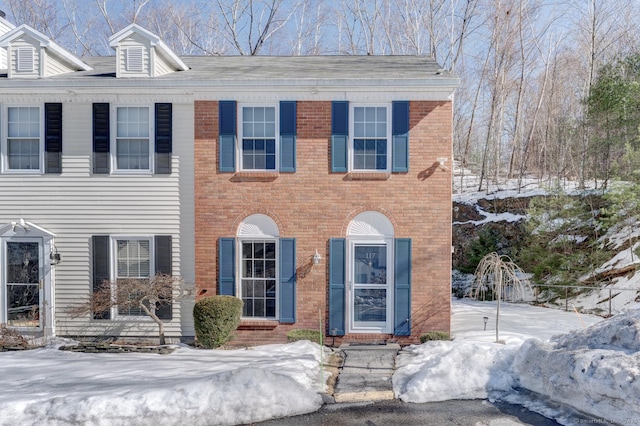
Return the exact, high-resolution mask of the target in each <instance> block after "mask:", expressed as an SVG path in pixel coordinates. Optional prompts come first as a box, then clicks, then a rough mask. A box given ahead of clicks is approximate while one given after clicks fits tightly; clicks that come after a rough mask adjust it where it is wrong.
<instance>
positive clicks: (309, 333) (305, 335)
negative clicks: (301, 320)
mask: <svg viewBox="0 0 640 426" xmlns="http://www.w3.org/2000/svg"><path fill="white" fill-rule="evenodd" d="M321 337H322V335H321V334H320V331H319V330H305V329H301V330H291V331H290V332H288V333H287V342H297V341H298V340H310V341H312V342H314V343H317V344H320V340H321Z"/></svg>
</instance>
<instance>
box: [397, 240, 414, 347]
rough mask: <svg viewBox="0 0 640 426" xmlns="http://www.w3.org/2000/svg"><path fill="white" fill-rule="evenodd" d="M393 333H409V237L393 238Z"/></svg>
mask: <svg viewBox="0 0 640 426" xmlns="http://www.w3.org/2000/svg"><path fill="white" fill-rule="evenodd" d="M394 278H395V279H394V292H395V295H394V300H395V314H394V333H393V334H395V335H396V336H410V335H411V239H410V238H397V239H396V240H395V277H394Z"/></svg>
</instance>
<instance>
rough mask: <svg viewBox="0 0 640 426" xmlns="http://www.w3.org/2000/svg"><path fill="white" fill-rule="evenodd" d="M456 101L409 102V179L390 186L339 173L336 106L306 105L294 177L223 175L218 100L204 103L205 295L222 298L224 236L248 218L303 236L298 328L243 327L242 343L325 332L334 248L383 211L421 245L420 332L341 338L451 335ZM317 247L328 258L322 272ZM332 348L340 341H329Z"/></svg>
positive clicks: (199, 227)
mask: <svg viewBox="0 0 640 426" xmlns="http://www.w3.org/2000/svg"><path fill="white" fill-rule="evenodd" d="M451 114H452V105H451V102H436V101H412V102H411V103H410V165H409V172H408V173H391V174H390V176H389V177H388V179H386V180H366V179H364V180H363V179H358V177H361V175H362V174H359V175H357V176H354V175H349V174H346V173H332V172H331V152H330V151H331V102H328V101H301V102H298V105H297V143H296V151H297V152H296V157H297V165H296V172H295V173H277V174H273V173H266V174H264V175H262V176H260V175H259V176H257V177H255V178H247V176H246V175H248V174H247V173H245V174H239V173H235V174H234V173H219V172H218V159H217V154H218V152H217V149H218V143H217V140H218V102H216V101H196V102H195V229H196V236H195V243H196V251H195V253H196V259H195V262H196V265H195V266H196V283H197V285H198V288H199V296H198V297H204V296H209V295H214V294H216V288H217V271H218V270H217V256H218V253H217V247H218V246H217V243H218V238H221V237H234V236H235V235H236V233H237V228H238V225H239V224H240V223H241V222H242V220H244V219H245V218H246V217H247V216H249V215H252V214H256V213H262V214H265V215H268V216H269V217H271V218H272V219H273V220H274V221H275V222H276V223H277V224H278V226H279V230H280V236H281V237H287V238H296V244H297V252H296V255H297V259H296V260H297V268H298V281H297V294H296V298H297V306H296V313H297V322H296V323H295V324H286V325H284V324H283V325H278V324H276V325H275V328H269V329H268V330H264V329H260V330H253V329H251V327H250V326H249V327H242V329H240V330H238V331H237V333H236V340H235V341H234V344H237V345H245V344H246V345H249V344H263V343H274V342H283V341H286V337H285V335H286V333H287V331H289V330H291V329H300V328H309V329H317V328H318V325H319V321H320V316H321V317H322V321H323V322H324V325H323V329H324V330H323V331H326V318H327V315H328V306H327V299H328V262H327V260H328V242H329V239H330V238H344V237H346V230H347V226H348V224H349V221H350V220H351V219H353V218H354V217H355V216H356V215H357V214H359V213H362V212H365V211H369V210H372V211H378V212H381V213H383V214H385V215H386V216H387V217H388V218H389V219H390V220H391V222H392V224H393V226H394V230H395V237H396V238H411V239H412V288H411V294H412V335H411V336H410V337H404V338H399V337H394V336H388V335H377V334H374V335H371V334H351V335H348V336H345V337H343V338H340V339H338V338H337V339H336V344H337V343H340V342H342V341H345V342H346V341H356V340H358V341H364V340H367V341H379V340H384V339H387V340H389V341H397V342H399V343H402V344H406V343H416V342H417V341H418V339H419V337H420V335H421V334H423V333H425V332H427V331H447V332H448V331H450V297H451V285H450V284H451V184H452V182H451V178H452V177H451V171H450V170H449V169H450V167H447V170H443V169H441V168H439V167H438V164H437V161H436V159H437V158H439V157H446V158H448V159H449V162H448V163H447V166H450V165H451V155H452V154H451V152H452V148H451ZM316 249H317V250H318V252H319V253H320V255H321V256H322V260H321V262H320V264H319V265H313V262H312V256H313V254H314V253H315V251H316ZM328 339H329V341H328V343H331V341H332V340H333V339H332V338H331V337H329V338H328Z"/></svg>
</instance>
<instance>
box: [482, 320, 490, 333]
mask: <svg viewBox="0 0 640 426" xmlns="http://www.w3.org/2000/svg"><path fill="white" fill-rule="evenodd" d="M482 321H484V331H487V321H489V317H482Z"/></svg>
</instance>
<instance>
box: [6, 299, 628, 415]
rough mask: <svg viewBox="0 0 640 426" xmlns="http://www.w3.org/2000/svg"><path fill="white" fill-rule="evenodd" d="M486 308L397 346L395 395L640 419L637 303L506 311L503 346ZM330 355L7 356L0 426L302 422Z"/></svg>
mask: <svg viewBox="0 0 640 426" xmlns="http://www.w3.org/2000/svg"><path fill="white" fill-rule="evenodd" d="M495 308H496V305H495V303H491V302H474V301H468V300H466V299H465V300H456V301H454V302H453V317H452V330H453V337H454V340H453V341H450V342H428V343H425V344H424V345H415V346H410V347H407V348H405V349H403V351H402V352H401V354H400V355H399V357H398V360H397V363H398V366H399V368H398V369H397V371H396V373H395V375H394V377H393V382H394V390H395V392H396V395H397V397H399V398H401V399H402V400H404V401H409V402H427V401H441V400H446V399H476V398H489V399H501V400H505V401H508V402H514V403H518V404H522V405H525V406H527V407H528V408H530V409H532V410H534V411H538V412H540V413H542V414H544V415H546V416H548V417H552V418H556V419H557V420H558V421H560V422H563V423H571V418H572V417H571V414H570V411H567V410H566V409H559V408H557V406H556V405H554V404H552V403H550V401H551V402H553V401H555V402H557V403H559V404H566V405H568V406H572V407H573V408H575V409H577V410H580V411H581V412H583V413H586V414H588V415H590V416H593V417H594V418H600V419H606V420H609V421H613V422H616V423H620V424H625V423H626V424H630V423H632V422H633V421H637V420H638V419H640V306H637V307H636V309H635V310H630V311H628V312H627V313H626V314H620V315H618V316H616V317H613V318H610V319H607V320H602V319H601V318H599V317H595V316H589V315H579V314H577V313H575V312H564V311H561V310H555V309H548V308H539V307H532V306H528V305H513V304H504V303H503V304H502V305H501V313H500V317H499V336H498V337H499V339H500V340H502V341H504V343H505V344H499V343H494V342H495V340H496V331H495V324H496V322H495V321H496V315H495V311H496V309H495ZM485 316H486V317H487V318H488V321H487V327H486V330H485V329H484V320H483V318H484V317H485ZM571 330H574V331H572V332H570V333H569V334H561V335H560V337H554V338H551V336H553V335H556V334H559V333H566V332H569V331H571ZM550 338H551V340H549V339H550ZM56 343H57V344H58V345H59V344H60V343H63V342H61V341H57V342H56ZM67 343H68V342H67ZM327 355H328V353H327V350H326V349H325V350H324V351H323V352H321V351H320V346H318V345H316V344H313V343H310V342H297V343H291V344H285V345H268V346H259V347H255V348H251V349H247V350H201V349H193V348H190V347H187V346H178V347H177V349H176V351H175V352H174V353H172V354H170V355H152V354H135V353H130V354H118V355H116V354H85V353H71V352H66V351H59V350H57V349H56V348H55V345H54V344H52V345H50V346H49V347H47V348H42V349H36V350H30V351H22V352H4V353H0V377H2V387H0V425H7V426H8V425H12V426H13V425H66V424H74V425H78V424H82V425H131V424H136V425H154V426H161V425H177V424H193V425H198V424H202V425H205V424H206V425H215V424H225V425H230V424H241V423H250V422H257V421H260V420H267V419H271V418H278V417H284V416H291V415H296V414H302V413H308V412H312V411H315V410H317V409H318V408H319V407H320V406H321V405H322V398H321V397H320V394H319V392H320V389H321V388H322V385H321V383H323V381H324V380H325V379H326V378H327V373H325V372H323V371H322V369H321V367H320V366H321V365H322V361H321V358H324V357H326V356H327ZM525 389H528V390H530V391H533V392H535V393H536V395H534V394H531V393H528V392H525V391H524V390H525ZM547 399H548V400H547ZM452 415H454V416H455V413H452Z"/></svg>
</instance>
